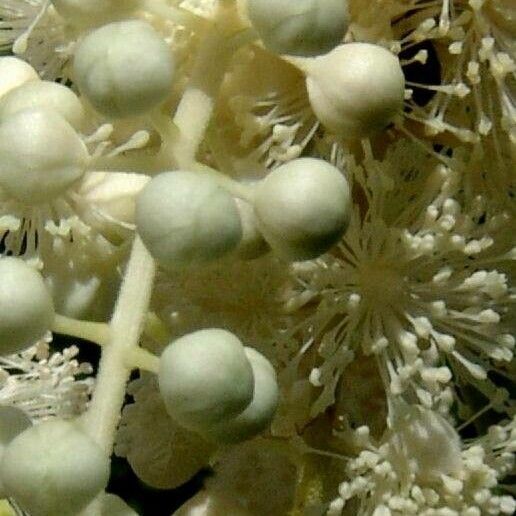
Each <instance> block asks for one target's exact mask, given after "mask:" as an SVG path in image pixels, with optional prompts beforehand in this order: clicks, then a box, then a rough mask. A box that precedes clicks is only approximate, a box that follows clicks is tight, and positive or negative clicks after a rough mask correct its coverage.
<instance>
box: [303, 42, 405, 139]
mask: <svg viewBox="0 0 516 516" xmlns="http://www.w3.org/2000/svg"><path fill="white" fill-rule="evenodd" d="M305 71H306V74H307V77H306V85H307V89H308V97H309V99H310V104H311V106H312V109H313V110H314V112H315V114H316V116H317V118H318V119H319V120H320V121H321V123H322V124H323V125H324V126H325V127H326V128H327V129H329V130H330V131H332V132H334V133H335V134H337V135H339V136H341V137H343V138H346V139H356V138H365V137H367V136H369V135H371V134H373V133H375V132H377V131H380V130H382V129H384V128H385V127H387V125H389V123H391V122H392V121H393V120H394V118H395V116H396V115H397V114H398V113H401V112H402V109H403V100H404V92H405V78H404V76H403V71H402V69H401V65H400V62H399V59H398V58H397V57H396V56H395V55H393V54H392V53H391V52H389V51H388V50H386V49H385V48H383V47H380V46H378V45H373V44H370V43H348V44H346V45H340V46H338V47H337V48H335V49H334V50H332V51H331V52H329V53H328V54H326V55H324V56H320V57H316V58H314V59H312V60H311V61H310V62H307V63H306V70H305Z"/></svg>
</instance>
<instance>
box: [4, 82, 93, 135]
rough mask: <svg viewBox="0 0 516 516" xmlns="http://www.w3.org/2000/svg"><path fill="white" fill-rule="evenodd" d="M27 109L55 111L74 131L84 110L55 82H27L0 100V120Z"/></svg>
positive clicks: (79, 102) (71, 93) (81, 122)
mask: <svg viewBox="0 0 516 516" xmlns="http://www.w3.org/2000/svg"><path fill="white" fill-rule="evenodd" d="M28 108H42V109H46V110H49V111H55V112H56V113H58V114H59V115H61V116H62V117H63V118H64V119H65V120H66V121H67V122H68V123H69V124H70V125H72V126H73V127H75V128H76V129H80V127H81V126H82V124H83V121H84V115H85V114H84V108H83V106H82V104H81V101H80V100H79V98H78V97H77V95H76V94H75V93H74V92H73V91H72V90H71V89H70V88H67V87H66V86H63V85H62V84H59V83H57V82H50V81H29V82H26V83H24V84H22V85H21V86H18V87H17V88H15V89H13V90H11V91H10V92H9V93H7V94H6V95H4V96H3V97H2V99H1V100H0V120H4V119H6V118H7V117H9V116H12V115H14V114H16V113H18V112H19V111H23V110H24V109H28Z"/></svg>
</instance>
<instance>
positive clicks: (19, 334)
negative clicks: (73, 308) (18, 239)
mask: <svg viewBox="0 0 516 516" xmlns="http://www.w3.org/2000/svg"><path fill="white" fill-rule="evenodd" d="M0 314H2V315H1V317H0V355H10V354H12V353H18V352H20V351H23V350H24V349H26V348H27V347H29V346H31V345H32V344H34V343H35V342H36V341H37V340H38V339H40V338H41V337H43V336H44V335H45V333H46V332H47V331H48V330H49V329H50V327H51V325H52V322H53V319H54V306H53V303H52V298H51V297H50V293H49V292H48V290H47V287H46V285H45V282H44V281H43V278H42V277H41V275H40V274H39V273H38V272H37V271H35V270H34V269H32V268H31V267H29V266H28V265H27V264H26V263H25V262H24V261H23V260H21V259H20V258H11V257H7V258H0Z"/></svg>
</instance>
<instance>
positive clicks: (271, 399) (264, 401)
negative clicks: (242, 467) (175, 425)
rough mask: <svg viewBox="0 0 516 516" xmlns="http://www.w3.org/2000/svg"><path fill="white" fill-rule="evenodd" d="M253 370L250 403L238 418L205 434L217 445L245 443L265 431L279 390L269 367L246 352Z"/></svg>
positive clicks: (256, 354)
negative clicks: (252, 389)
mask: <svg viewBox="0 0 516 516" xmlns="http://www.w3.org/2000/svg"><path fill="white" fill-rule="evenodd" d="M245 354H246V356H247V358H248V360H249V362H250V364H251V367H252V369H253V378H254V393H253V399H252V401H251V403H250V404H249V405H248V406H247V407H246V409H245V410H244V411H243V412H241V413H240V414H239V415H238V416H236V417H235V418H233V419H230V420H228V421H223V422H222V423H220V424H218V425H215V426H213V427H211V428H210V429H209V431H208V432H207V433H206V434H205V435H206V437H208V438H209V439H212V440H214V441H216V442H220V443H235V442H239V441H245V440H246V439H250V438H251V437H254V436H255V435H257V434H259V433H260V432H262V431H263V430H265V429H266V428H267V427H268V426H269V425H270V423H271V421H272V419H273V417H274V414H275V413H276V408H277V407H278V398H279V389H278V382H277V379H276V371H275V370H274V367H273V366H272V364H271V363H270V362H269V361H268V360H267V359H266V358H265V357H264V356H263V355H262V354H261V353H259V352H258V351H256V350H255V349H253V348H245Z"/></svg>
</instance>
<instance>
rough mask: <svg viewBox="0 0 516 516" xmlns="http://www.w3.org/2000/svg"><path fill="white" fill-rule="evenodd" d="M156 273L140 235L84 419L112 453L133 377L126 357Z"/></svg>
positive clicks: (138, 330) (141, 322) (134, 344)
mask: <svg viewBox="0 0 516 516" xmlns="http://www.w3.org/2000/svg"><path fill="white" fill-rule="evenodd" d="M154 273H155V265H154V260H153V259H152V257H151V255H150V254H149V252H148V251H147V249H145V247H144V245H143V243H142V241H141V240H140V238H139V237H138V236H136V237H135V240H134V243H133V248H132V252H131V256H130V258H129V263H128V265H127V270H126V273H125V277H124V280H123V282H122V286H121V289H120V295H119V297H118V301H117V304H116V307H115V312H114V315H113V318H112V320H111V323H110V331H111V338H110V341H109V345H107V346H106V347H104V348H103V349H102V356H101V359H100V364H99V372H98V374H97V383H96V386H95V390H94V392H93V397H92V400H91V403H90V406H89V408H88V411H87V412H86V414H85V418H84V425H85V429H86V431H87V432H88V434H89V435H90V436H91V437H92V438H93V439H95V441H97V443H98V444H99V445H100V446H101V447H102V448H103V449H104V450H105V451H106V452H107V453H108V454H111V452H112V449H113V444H114V441H115V434H116V429H117V426H118V422H119V420H120V413H121V409H122V405H123V403H124V398H125V387H126V384H127V381H128V380H129V374H130V369H129V368H128V367H127V366H126V364H125V357H126V356H127V355H128V353H130V350H131V349H134V348H137V346H138V340H139V338H140V335H141V332H142V329H143V326H144V322H145V317H146V316H147V312H148V306H149V301H150V295H151V290H152V284H153V280H154Z"/></svg>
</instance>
